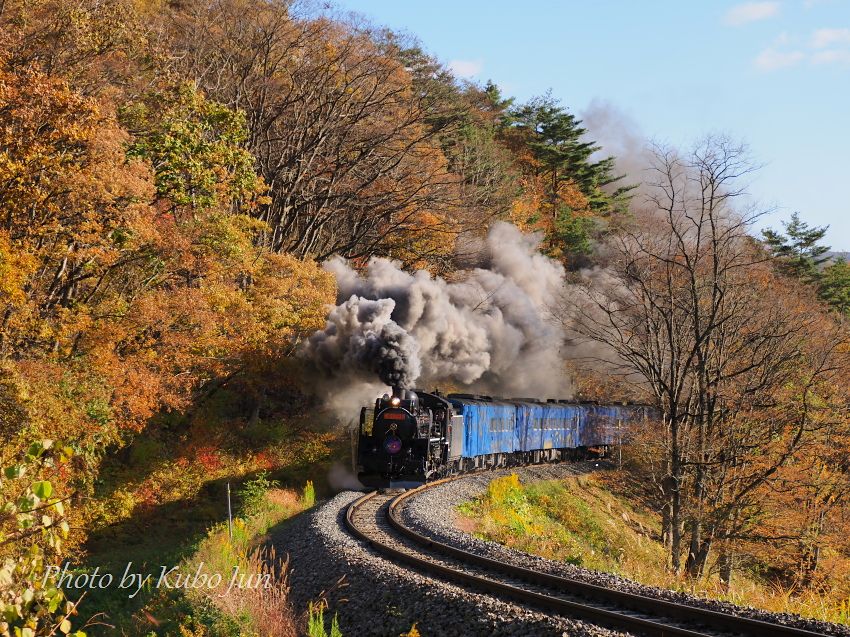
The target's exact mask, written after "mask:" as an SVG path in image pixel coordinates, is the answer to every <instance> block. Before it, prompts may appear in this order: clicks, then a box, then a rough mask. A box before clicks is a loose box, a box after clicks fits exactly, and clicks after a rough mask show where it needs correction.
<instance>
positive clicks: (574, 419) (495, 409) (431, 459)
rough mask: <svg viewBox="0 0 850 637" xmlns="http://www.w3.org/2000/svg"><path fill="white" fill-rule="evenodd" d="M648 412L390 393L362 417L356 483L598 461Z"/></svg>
mask: <svg viewBox="0 0 850 637" xmlns="http://www.w3.org/2000/svg"><path fill="white" fill-rule="evenodd" d="M650 410H651V408H650V407H648V406H646V405H633V404H622V405H600V404H597V403H587V402H569V401H562V400H548V401H545V402H543V401H539V400H534V399H527V398H511V399H501V398H492V397H490V396H479V395H474V394H448V395H447V396H443V395H441V394H440V393H438V392H437V391H435V392H434V393H426V392H422V391H411V390H407V389H401V388H399V387H394V388H393V390H392V394H391V395H390V394H384V395H383V396H382V397H381V398H378V399H377V400H376V401H375V406H374V408H366V407H364V408H363V409H362V410H361V412H360V427H359V432H358V436H357V442H358V444H357V470H358V475H359V477H360V478H361V480H364V481H374V480H376V479H377V480H380V479H394V480H415V481H427V480H431V479H437V478H440V477H444V476H447V475H450V474H453V473H459V472H464V471H471V470H474V469H478V468H495V467H507V466H515V465H520V464H531V463H539V462H553V461H557V460H566V459H570V458H576V457H580V456H584V455H587V454H588V453H591V452H594V453H599V454H603V453H604V452H605V451H606V450H607V449H608V447H610V446H612V445H615V444H620V443H621V442H622V437H623V436H624V435H625V426H624V425H625V424H628V423H633V422H635V421H638V422H639V421H643V420H645V419H646V418H648V417H649V416H650Z"/></svg>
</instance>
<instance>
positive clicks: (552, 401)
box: [445, 394, 652, 408]
mask: <svg viewBox="0 0 850 637" xmlns="http://www.w3.org/2000/svg"><path fill="white" fill-rule="evenodd" d="M445 398H446V399H448V400H456V401H458V402H464V401H466V402H476V403H494V404H521V405H535V406H547V405H563V406H565V407H567V406H570V405H572V406H582V407H647V408H652V405H648V404H646V403H631V402H610V403H605V402H599V401H597V400H568V399H557V398H548V399H545V400H544V399H541V398H527V397H523V398H496V397H493V396H486V395H483V394H448V395H446V396H445Z"/></svg>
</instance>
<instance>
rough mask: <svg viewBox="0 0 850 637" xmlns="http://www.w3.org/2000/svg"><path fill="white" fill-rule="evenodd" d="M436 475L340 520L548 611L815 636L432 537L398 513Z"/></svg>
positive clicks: (400, 553)
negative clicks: (538, 568) (561, 574)
mask: <svg viewBox="0 0 850 637" xmlns="http://www.w3.org/2000/svg"><path fill="white" fill-rule="evenodd" d="M454 479H457V478H449V479H447V480H440V481H437V482H432V483H430V484H426V485H423V486H421V487H418V488H416V489H413V490H410V491H406V492H403V493H398V492H397V491H396V492H379V491H373V492H371V493H368V494H366V495H364V496H363V497H361V498H359V499H357V500H355V501H354V502H352V503H351V504H350V505H349V506H348V509H347V511H346V515H345V521H346V525H347V527H348V529H349V530H350V532H351V533H352V534H353V535H354V536H355V537H357V538H358V539H360V540H362V541H363V542H365V543H367V544H368V545H369V546H371V547H372V548H373V549H375V550H376V551H377V552H379V553H381V554H382V555H383V556H385V557H387V558H389V559H391V560H392V561H395V562H399V563H403V564H405V565H407V566H410V567H413V568H414V569H416V570H417V571H419V572H423V573H429V574H431V575H436V576H438V577H441V578H444V579H447V580H451V581H453V582H455V583H460V584H463V585H465V586H468V587H470V588H474V589H478V590H479V591H483V592H485V593H489V594H491V595H494V596H496V597H499V598H507V599H512V600H514V601H519V602H522V603H524V604H526V605H529V606H534V607H536V608H538V609H540V610H543V611H545V612H549V613H556V614H559V615H563V616H566V617H572V618H579V619H583V620H587V621H590V622H592V623H595V624H600V625H604V626H607V627H611V628H616V629H618V630H625V631H629V632H632V633H637V634H642V635H652V636H659V637H668V636H669V637H672V636H682V637H728V636H732V635H753V636H755V637H815V636H817V635H822V633H815V632H812V631H808V630H803V629H800V628H793V627H790V626H785V625H782V624H774V623H768V622H763V621H759V620H755V619H751V618H747V617H737V616H735V615H729V614H726V613H720V612H717V611H712V610H708V609H704V608H698V607H694V606H688V605H684V604H677V603H675V602H670V601H667V600H661V599H655V598H651V597H644V596H641V595H635V594H632V593H626V592H623V591H618V590H612V589H608V588H604V587H601V586H596V585H593V584H588V583H586V582H581V581H578V580H573V579H569V578H565V577H559V576H555V575H551V574H548V573H541V572H538V571H533V570H529V569H526V568H522V567H519V566H516V565H513V564H507V563H504V562H499V561H496V560H493V559H490V558H487V557H483V556H481V555H476V554H474V553H470V552H468V551H465V550H462V549H459V548H457V547H454V546H449V545H448V544H443V543H441V542H437V541H435V540H433V539H431V538H428V537H426V536H424V535H422V534H420V533H418V532H417V531H414V530H413V529H411V528H410V527H408V526H407V525H406V524H405V523H404V522H403V521H402V517H401V510H402V508H403V507H404V504H405V502H406V501H407V500H408V499H409V498H411V497H414V496H415V495H416V494H418V493H420V492H421V491H423V490H425V489H429V488H431V487H433V486H436V485H438V484H441V483H443V482H446V481H448V480H454Z"/></svg>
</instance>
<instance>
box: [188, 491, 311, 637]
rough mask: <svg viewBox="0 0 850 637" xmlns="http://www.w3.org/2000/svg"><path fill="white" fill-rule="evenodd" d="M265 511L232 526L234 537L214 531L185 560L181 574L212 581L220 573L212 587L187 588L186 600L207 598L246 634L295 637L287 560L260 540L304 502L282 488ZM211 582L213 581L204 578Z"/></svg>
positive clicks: (220, 528) (222, 530)
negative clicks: (201, 576)
mask: <svg viewBox="0 0 850 637" xmlns="http://www.w3.org/2000/svg"><path fill="white" fill-rule="evenodd" d="M266 499H267V502H268V507H267V508H265V509H264V510H263V511H262V512H261V513H259V514H258V515H256V516H254V517H252V518H249V519H242V518H236V519H235V520H234V524H233V537H232V538H231V537H230V534H229V532H228V528H227V526H226V525H220V526H217V527H215V528H214V529H213V530H212V531H210V533H209V534H208V536H207V538H206V539H205V540H204V541H203V542H201V544H200V546H199V548H198V551H197V552H196V553H195V555H193V556H192V559H191V560H189V561H187V563H186V564H185V565H184V568H183V569H182V570H183V571H184V572H189V573H195V572H197V571H198V569H200V570H201V572H202V573H204V574H207V575H208V576H209V577H210V578H211V577H213V576H214V575H216V574H218V575H219V576H220V578H221V581H220V582H219V583H217V585H216V586H204V587H200V588H194V589H191V590H190V591H189V592H188V593H189V595H190V597H195V598H196V599H198V601H203V600H206V601H207V602H209V603H211V604H212V605H213V606H215V608H217V609H218V610H219V611H221V612H222V613H224V614H226V615H227V616H229V617H231V618H233V619H235V620H236V621H237V622H238V623H239V625H240V626H241V627H243V629H244V633H242V634H245V635H258V636H262V637H296V636H297V635H299V630H298V625H299V620H298V618H297V617H296V615H295V613H294V611H293V609H292V606H291V604H290V603H289V585H288V583H287V566H288V562H287V560H286V559H285V558H283V557H281V556H278V555H277V554H276V553H275V550H274V547H272V546H267V545H265V544H264V542H263V538H264V537H265V534H266V532H267V531H268V529H269V528H271V527H272V526H274V525H275V524H277V523H278V522H280V521H281V520H284V519H286V518H288V517H291V516H292V515H294V514H295V513H298V512H300V511H301V510H302V508H303V506H302V499H301V498H300V497H299V496H298V494H297V493H296V492H294V491H291V490H286V489H272V490H270V491H269V492H268V493H267V495H266ZM207 581H212V580H207Z"/></svg>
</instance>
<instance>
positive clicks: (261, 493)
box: [238, 471, 280, 517]
mask: <svg viewBox="0 0 850 637" xmlns="http://www.w3.org/2000/svg"><path fill="white" fill-rule="evenodd" d="M279 486H280V483H279V482H278V481H277V480H269V478H268V473H266V472H265V471H262V472H260V473H259V474H257V477H256V478H254V479H253V480H248V481H247V482H246V483H245V484H243V485H242V488H241V489H240V490H239V492H238V495H239V499H240V500H241V501H242V515H243V516H245V517H254V516H257V515H260V514H261V513H266V512H268V511H269V509H270V508H271V504H270V503H269V500H268V497H267V496H268V492H269V490H270V489H275V488H277V487H279Z"/></svg>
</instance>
